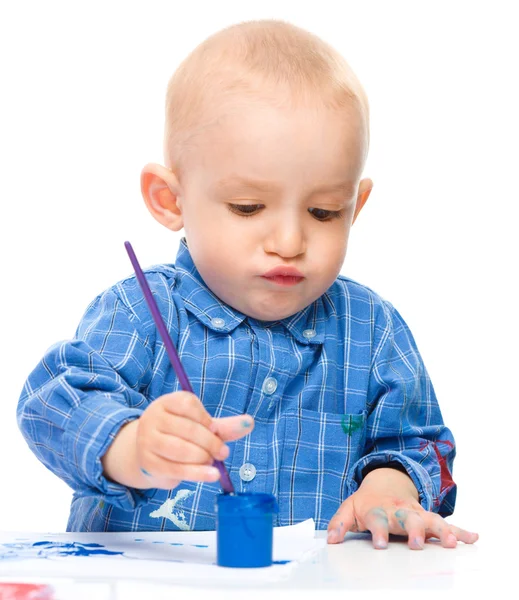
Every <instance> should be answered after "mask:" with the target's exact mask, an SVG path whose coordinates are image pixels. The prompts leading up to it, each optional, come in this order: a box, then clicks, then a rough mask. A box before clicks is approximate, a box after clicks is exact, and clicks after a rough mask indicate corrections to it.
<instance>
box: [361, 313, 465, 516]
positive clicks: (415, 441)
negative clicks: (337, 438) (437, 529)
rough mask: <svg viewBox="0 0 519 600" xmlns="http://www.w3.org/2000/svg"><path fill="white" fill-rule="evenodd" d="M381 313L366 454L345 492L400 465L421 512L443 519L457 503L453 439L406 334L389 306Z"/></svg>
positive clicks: (422, 365) (376, 337)
mask: <svg viewBox="0 0 519 600" xmlns="http://www.w3.org/2000/svg"><path fill="white" fill-rule="evenodd" d="M382 308H383V310H381V311H380V313H379V314H378V316H377V319H376V321H375V336H374V340H375V344H374V352H373V360H372V365H371V375H370V383H369V394H368V397H369V404H368V420H367V434H366V440H367V441H366V448H365V453H364V456H363V457H362V458H361V459H360V460H359V461H357V463H356V464H355V465H354V466H353V469H352V480H351V482H352V489H351V490H350V492H351V493H352V492H353V491H355V489H357V488H358V486H359V485H360V483H361V482H362V478H363V474H365V473H366V471H368V470H370V469H372V468H376V467H383V466H385V465H388V466H395V465H397V466H398V465H399V466H400V467H401V468H402V469H403V470H405V471H406V472H407V474H408V475H409V477H411V479H412V481H413V483H414V484H415V486H416V489H417V490H418V493H419V498H420V503H421V504H422V506H423V508H425V509H426V510H430V511H434V512H438V513H439V514H440V515H442V516H448V515H450V514H452V512H453V510H454V504H455V499H456V484H455V483H454V481H453V479H452V465H453V460H454V457H455V453H456V448H455V442H454V437H453V435H452V433H451V431H450V430H449V429H448V428H447V427H446V426H445V424H444V422H443V418H442V414H441V411H440V408H439V405H438V401H437V399H436V395H435V393H434V389H433V386H432V384H431V381H430V378H429V375H428V373H427V371H426V369H425V366H424V364H423V361H422V358H421V356H420V354H419V352H418V349H417V347H416V344H415V341H414V339H413V336H412V334H411V332H410V330H409V328H408V327H407V325H406V323H405V322H404V320H403V319H402V317H401V316H400V314H399V313H398V312H397V311H396V310H395V308H394V307H393V306H392V305H391V304H389V303H384V304H383V307H382Z"/></svg>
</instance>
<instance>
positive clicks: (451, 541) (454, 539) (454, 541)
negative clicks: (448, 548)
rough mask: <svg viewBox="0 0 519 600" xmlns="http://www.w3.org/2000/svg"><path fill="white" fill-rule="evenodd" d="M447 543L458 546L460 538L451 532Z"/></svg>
mask: <svg viewBox="0 0 519 600" xmlns="http://www.w3.org/2000/svg"><path fill="white" fill-rule="evenodd" d="M447 543H448V544H449V545H452V546H457V545H458V538H457V537H456V536H455V535H454V534H453V533H451V534H449V535H448V536H447Z"/></svg>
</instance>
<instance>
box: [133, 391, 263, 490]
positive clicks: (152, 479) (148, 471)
mask: <svg viewBox="0 0 519 600" xmlns="http://www.w3.org/2000/svg"><path fill="white" fill-rule="evenodd" d="M253 428H254V420H253V419H252V417H250V416H248V415H238V416H235V417H227V418H222V419H213V417H211V415H210V414H209V413H208V412H207V411H206V409H205V408H204V406H203V404H202V403H201V402H200V400H199V399H198V398H197V397H196V396H195V395H194V394H190V393H188V392H174V393H171V394H165V395H164V396H161V397H160V398H157V400H155V401H154V402H152V403H151V404H150V406H149V407H148V408H147V409H146V410H145V411H144V413H143V414H142V416H141V417H140V418H139V419H138V426H137V431H136V442H137V460H138V463H139V466H140V469H141V471H142V473H144V475H145V476H146V477H148V481H149V483H151V484H152V485H153V487H159V488H163V489H171V488H174V487H176V486H177V485H178V484H179V483H180V481H182V480H189V481H206V482H209V481H218V479H219V478H220V473H219V471H218V469H217V468H216V467H213V466H211V465H212V464H213V461H214V460H215V459H217V460H225V459H226V458H227V457H228V456H229V447H228V446H227V445H226V444H225V443H224V442H226V441H232V440H237V439H239V438H241V437H243V436H244V435H247V434H248V433H250V432H251V431H252V430H253Z"/></svg>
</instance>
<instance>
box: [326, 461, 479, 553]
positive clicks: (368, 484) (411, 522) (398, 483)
mask: <svg viewBox="0 0 519 600" xmlns="http://www.w3.org/2000/svg"><path fill="white" fill-rule="evenodd" d="M347 531H370V532H371V534H372V537H373V546H374V547H375V548H379V549H380V548H387V544H388V539H389V534H390V533H392V534H395V535H402V536H407V538H408V545H409V548H411V549H413V550H421V549H423V547H424V542H425V540H426V539H428V538H433V537H434V538H438V539H439V540H440V543H441V545H442V546H443V547H444V548H454V547H456V545H457V543H458V540H460V541H462V542H464V543H465V544H473V543H474V542H475V541H476V540H477V539H478V537H479V536H478V534H477V533H470V532H469V531H465V530H464V529H460V528H459V527H455V526H454V525H450V524H449V523H447V522H446V521H445V520H444V519H443V518H442V517H440V515H438V514H436V513H432V512H428V511H426V510H424V509H423V508H422V507H421V505H420V504H419V502H418V492H417V491H416V488H415V486H414V484H413V482H412V481H411V479H410V478H409V477H408V476H407V475H406V474H405V473H401V472H400V471H397V470H396V469H386V468H381V469H375V470H374V471H371V472H370V473H368V475H367V476H366V477H365V478H364V480H363V482H362V484H361V485H360V487H359V489H358V490H357V491H356V492H355V493H354V494H352V495H351V496H350V497H349V498H348V499H347V500H345V501H344V502H343V503H342V504H341V506H340V508H339V510H338V511H337V512H336V513H335V515H334V516H333V518H332V520H331V521H330V523H329V524H328V543H330V544H336V543H338V542H342V541H343V539H344V536H345V535H346V532H347Z"/></svg>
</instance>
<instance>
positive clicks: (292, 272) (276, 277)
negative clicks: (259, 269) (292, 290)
mask: <svg viewBox="0 0 519 600" xmlns="http://www.w3.org/2000/svg"><path fill="white" fill-rule="evenodd" d="M262 277H263V279H266V280H267V281H270V282H271V283H276V284H278V285H288V286H290V285H296V284H297V283H300V282H301V281H303V279H304V275H303V274H302V273H301V272H300V271H298V270H297V269H296V268H295V267H274V269H271V270H270V271H267V272H266V273H264V274H263V275H262Z"/></svg>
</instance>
